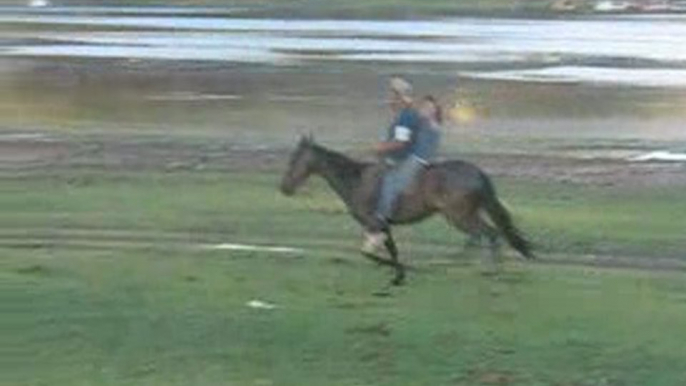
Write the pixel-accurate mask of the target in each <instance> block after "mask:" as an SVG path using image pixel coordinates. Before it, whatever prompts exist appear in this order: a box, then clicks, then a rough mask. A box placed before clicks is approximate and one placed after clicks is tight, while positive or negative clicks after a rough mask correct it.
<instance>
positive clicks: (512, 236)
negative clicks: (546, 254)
mask: <svg viewBox="0 0 686 386" xmlns="http://www.w3.org/2000/svg"><path fill="white" fill-rule="evenodd" d="M482 177H483V181H484V193H485V197H484V198H485V201H484V208H485V209H486V212H487V213H488V215H489V216H490V217H491V219H492V220H493V222H494V223H495V225H496V227H497V228H498V229H499V230H500V231H501V232H502V234H503V235H504V236H505V239H506V240H507V242H508V244H510V246H512V248H514V249H515V250H516V251H517V252H519V253H521V254H522V255H523V256H524V257H526V258H527V259H534V258H535V256H534V254H533V253H532V252H531V243H530V242H529V241H528V240H527V239H526V238H525V237H524V235H523V234H522V232H521V231H520V230H519V229H518V228H517V227H516V226H515V225H514V223H513V222H512V217H511V216H510V213H509V212H508V211H507V208H505V206H504V205H503V204H502V203H501V202H500V200H498V196H497V195H496V192H495V187H494V186H493V184H492V183H491V180H490V179H489V178H488V176H487V175H485V174H482Z"/></svg>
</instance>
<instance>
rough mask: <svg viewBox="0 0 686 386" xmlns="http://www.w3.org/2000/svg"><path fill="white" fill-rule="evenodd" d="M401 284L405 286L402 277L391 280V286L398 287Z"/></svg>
mask: <svg viewBox="0 0 686 386" xmlns="http://www.w3.org/2000/svg"><path fill="white" fill-rule="evenodd" d="M403 284H405V278H404V277H396V278H395V279H393V280H391V285H392V286H395V287H399V286H401V285H403Z"/></svg>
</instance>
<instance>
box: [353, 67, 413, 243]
mask: <svg viewBox="0 0 686 386" xmlns="http://www.w3.org/2000/svg"><path fill="white" fill-rule="evenodd" d="M389 93H390V95H389V105H390V107H391V110H392V111H393V113H394V114H395V118H394V120H393V122H392V124H391V126H390V127H389V129H388V132H387V135H386V138H385V140H383V141H381V142H379V143H377V144H376V146H375V151H376V153H377V154H378V155H379V156H380V157H381V158H382V160H383V162H384V163H385V164H386V165H387V169H386V170H385V173H384V175H383V177H382V179H381V189H380V191H379V198H378V203H377V207H376V211H375V213H374V215H375V220H376V223H375V224H373V225H372V226H370V228H369V233H367V234H366V240H365V242H364V244H363V246H362V252H363V253H367V254H374V255H376V254H378V250H379V249H380V248H381V246H382V245H383V243H384V241H385V239H386V234H385V233H384V231H385V230H387V228H388V223H389V220H390V218H391V214H392V212H393V204H394V203H395V201H396V199H397V197H398V196H399V195H400V194H401V193H402V191H403V190H404V189H405V187H406V186H407V185H408V184H409V182H410V181H412V179H413V178H414V176H415V174H416V172H417V171H418V170H419V169H420V168H421V166H422V162H421V161H420V159H419V158H418V157H416V156H414V154H415V152H416V150H417V145H418V139H419V138H420V131H421V130H422V126H423V125H424V124H425V120H424V119H423V118H422V117H421V115H420V114H419V111H418V110H417V109H416V108H415V107H414V106H413V104H412V85H410V83H408V82H407V81H406V80H404V79H402V78H399V77H394V78H392V79H391V80H390V83H389Z"/></svg>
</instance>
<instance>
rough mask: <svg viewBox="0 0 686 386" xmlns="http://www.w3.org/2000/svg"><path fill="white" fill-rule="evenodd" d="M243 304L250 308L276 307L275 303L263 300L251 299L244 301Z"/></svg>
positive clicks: (271, 308)
mask: <svg viewBox="0 0 686 386" xmlns="http://www.w3.org/2000/svg"><path fill="white" fill-rule="evenodd" d="M245 305H246V306H248V307H250V308H255V309H258V310H273V309H275V308H276V305H274V304H271V303H267V302H263V301H261V300H251V301H249V302H247V303H245Z"/></svg>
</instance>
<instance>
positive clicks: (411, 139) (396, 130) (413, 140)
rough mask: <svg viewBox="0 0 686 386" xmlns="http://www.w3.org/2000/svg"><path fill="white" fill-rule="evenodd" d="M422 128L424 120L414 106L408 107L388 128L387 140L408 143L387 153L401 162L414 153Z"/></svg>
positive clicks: (394, 160) (393, 159)
mask: <svg viewBox="0 0 686 386" xmlns="http://www.w3.org/2000/svg"><path fill="white" fill-rule="evenodd" d="M421 129H422V120H421V118H420V116H419V114H418V113H417V111H416V110H415V109H413V108H409V107H406V108H404V109H402V110H401V111H400V112H399V113H398V115H397V116H396V118H395V120H393V123H392V124H391V126H390V127H389V128H388V134H387V137H386V140H387V141H398V142H405V143H406V144H407V145H406V146H405V147H403V148H402V149H400V150H396V151H394V152H391V153H389V154H388V155H387V157H388V158H389V159H390V160H391V161H393V162H400V161H403V160H404V159H406V158H407V157H409V156H410V154H413V153H414V152H415V150H416V149H415V148H416V147H417V137H418V135H419V131H420V130H421Z"/></svg>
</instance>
